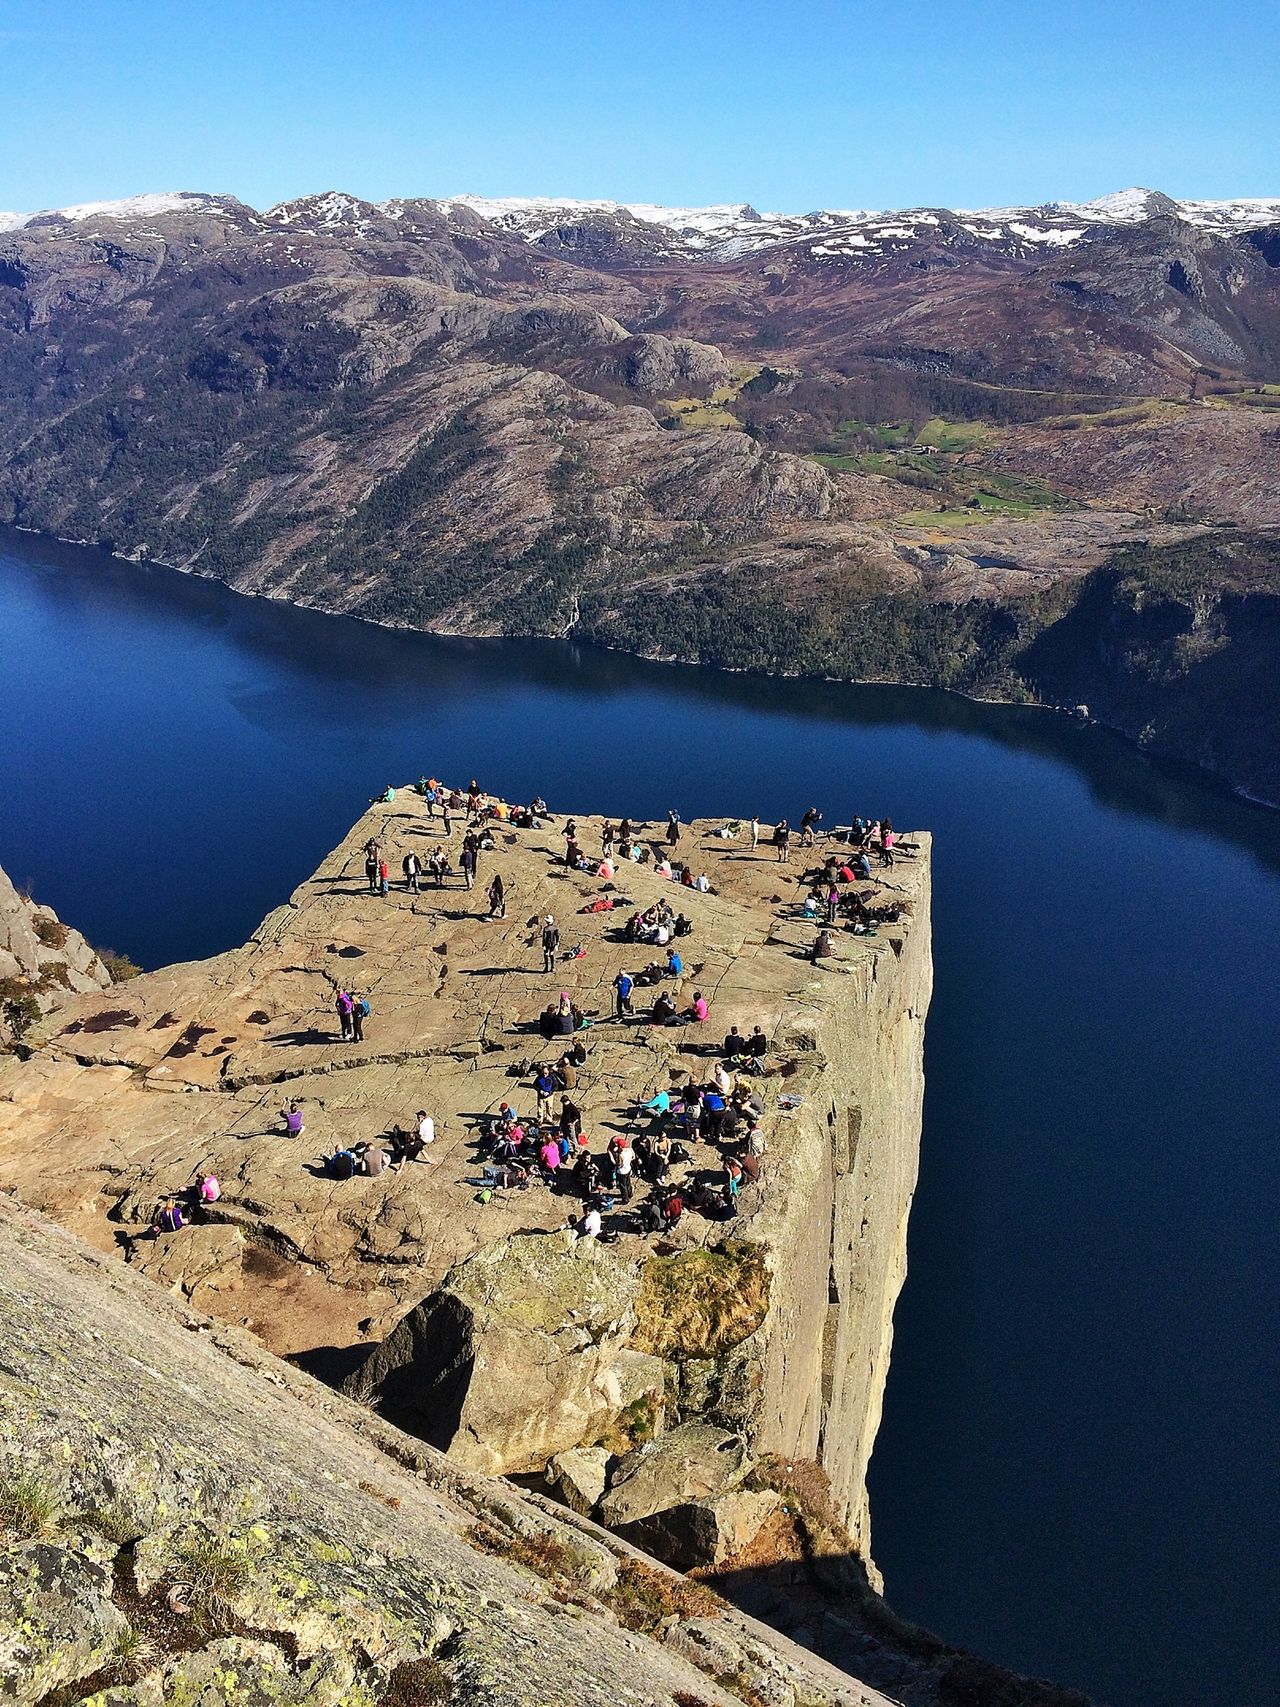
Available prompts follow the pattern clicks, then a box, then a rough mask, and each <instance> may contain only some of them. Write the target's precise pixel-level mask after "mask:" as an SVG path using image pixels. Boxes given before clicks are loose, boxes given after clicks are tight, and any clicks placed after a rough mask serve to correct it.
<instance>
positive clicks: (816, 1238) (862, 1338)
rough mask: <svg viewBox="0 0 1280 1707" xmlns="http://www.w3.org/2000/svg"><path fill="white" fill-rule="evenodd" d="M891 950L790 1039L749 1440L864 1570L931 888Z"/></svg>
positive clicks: (908, 1193)
mask: <svg viewBox="0 0 1280 1707" xmlns="http://www.w3.org/2000/svg"><path fill="white" fill-rule="evenodd" d="M920 840H921V841H922V842H926V843H927V838H923V837H922V838H920ZM890 942H891V947H890V950H889V952H888V953H885V954H880V955H877V956H874V957H871V958H868V959H867V960H865V961H863V962H861V963H859V964H856V965H853V966H850V967H848V968H847V969H842V971H843V976H842V977H841V976H840V975H839V974H835V973H832V974H828V975H827V979H826V980H825V981H821V982H817V983H816V987H815V988H813V989H812V991H811V992H807V993H806V995H807V999H806V1000H805V1001H804V1002H803V1003H802V1004H797V1010H796V1012H795V1015H794V1018H793V1019H792V1020H791V1022H790V1029H789V1030H788V1032H787V1034H786V1041H787V1044H788V1047H790V1048H792V1049H795V1050H796V1051H797V1054H796V1059H797V1060H798V1062H799V1064H800V1071H799V1073H798V1074H797V1076H796V1079H795V1080H794V1081H793V1082H794V1083H796V1085H797V1087H798V1088H799V1090H800V1094H802V1095H803V1096H804V1097H805V1099H806V1101H805V1104H804V1108H803V1110H802V1111H801V1114H802V1117H803V1120H802V1125H803V1131H804V1140H803V1146H802V1150H801V1151H800V1152H799V1153H798V1154H797V1156H796V1158H795V1163H794V1165H795V1167H796V1171H797V1174H800V1173H803V1177H804V1184H803V1186H802V1185H801V1183H800V1180H799V1179H798V1178H797V1179H794V1180H792V1181H790V1182H789V1186H788V1190H787V1191H786V1193H785V1196H784V1197H782V1198H781V1199H780V1202H779V1204H778V1207H779V1209H780V1210H781V1214H780V1215H779V1221H778V1225H777V1226H776V1228H773V1229H771V1230H770V1239H771V1243H772V1262H773V1267H774V1274H775V1282H774V1286H775V1290H774V1296H773V1316H774V1320H773V1323H772V1325H771V1330H770V1333H769V1336H768V1338H769V1343H768V1346H767V1350H766V1352H765V1358H764V1370H765V1381H764V1389H763V1395H762V1402H761V1405H760V1409H759V1412H758V1415H757V1417H756V1419H755V1426H754V1433H755V1436H756V1438H757V1439H758V1441H759V1443H760V1445H761V1446H762V1447H764V1448H766V1449H769V1450H773V1451H776V1452H779V1453H782V1454H784V1455H787V1456H797V1457H805V1458H812V1459H815V1460H816V1461H817V1462H818V1463H820V1464H821V1465H822V1467H823V1469H824V1470H825V1471H826V1473H827V1475H828V1477H829V1478H830V1481H831V1485H832V1488H833V1490H834V1492H835V1493H836V1495H837V1497H838V1499H839V1501H840V1502H841V1505H842V1509H843V1512H844V1515H845V1519H846V1526H847V1528H848V1530H849V1533H850V1534H851V1535H852V1536H853V1538H854V1540H855V1542H856V1543H857V1545H858V1547H859V1549H860V1551H861V1552H862V1553H863V1554H864V1556H865V1555H868V1554H869V1552H870V1524H869V1514H868V1509H867V1494H866V1472H867V1464H868V1462H869V1460H870V1457H871V1450H872V1447H873V1445H874V1442H875V1436H876V1430H877V1429H878V1427H879V1423H880V1412H881V1404H882V1401H883V1397H884V1383H885V1378H886V1376H887V1374H888V1369H889V1355H890V1349H891V1346H892V1343H893V1310H894V1305H895V1303H896V1302H897V1297H898V1293H899V1291H900V1290H901V1288H902V1282H903V1280H904V1279H905V1277H906V1258H907V1220H908V1216H909V1214H910V1209H911V1199H912V1194H913V1192H914V1191H915V1184H916V1175H917V1172H918V1167H919V1157H920V1126H921V1118H922V1113H923V1101H924V1024H925V1016H926V1014H927V1012H928V1008H929V1000H930V996H931V993H932V988H933V960H932V951H931V941H930V927H929V886H928V883H927V881H926V882H919V883H917V884H916V885H914V886H913V889H912V911H911V918H910V923H909V926H908V928H907V929H906V930H904V931H902V932H900V933H894V934H893V935H892V936H891V938H890Z"/></svg>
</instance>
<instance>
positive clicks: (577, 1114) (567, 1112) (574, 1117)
mask: <svg viewBox="0 0 1280 1707" xmlns="http://www.w3.org/2000/svg"><path fill="white" fill-rule="evenodd" d="M581 1131H582V1110H581V1109H580V1108H579V1107H578V1105H577V1103H576V1102H574V1101H573V1099H572V1098H571V1097H561V1098H560V1132H561V1134H562V1136H563V1137H565V1138H568V1139H569V1140H570V1141H571V1142H572V1143H574V1144H576V1143H577V1142H578V1134H579V1133H580V1132H581Z"/></svg>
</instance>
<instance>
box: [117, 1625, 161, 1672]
mask: <svg viewBox="0 0 1280 1707" xmlns="http://www.w3.org/2000/svg"><path fill="white" fill-rule="evenodd" d="M159 1658H160V1647H159V1644H158V1643H157V1642H155V1641H154V1640H153V1639H152V1638H151V1637H150V1636H148V1635H147V1634H146V1632H145V1631H142V1630H137V1629H135V1628H134V1627H133V1625H128V1626H126V1628H125V1629H123V1630H122V1631H121V1632H120V1634H119V1635H118V1636H117V1637H116V1640H115V1646H114V1647H113V1648H112V1650H111V1659H110V1660H109V1662H108V1671H109V1673H110V1677H111V1681H112V1682H113V1683H115V1684H124V1685H126V1686H127V1685H129V1684H133V1683H137V1682H138V1680H139V1679H140V1678H143V1677H145V1676H146V1674H147V1673H148V1672H149V1671H150V1670H151V1669H152V1668H153V1667H154V1666H155V1664H156V1662H157V1661H158V1659H159Z"/></svg>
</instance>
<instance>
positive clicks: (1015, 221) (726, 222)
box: [0, 188, 1280, 261]
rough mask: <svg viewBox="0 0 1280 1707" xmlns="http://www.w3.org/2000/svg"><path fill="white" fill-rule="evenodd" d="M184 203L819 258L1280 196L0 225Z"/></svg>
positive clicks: (84, 208)
mask: <svg viewBox="0 0 1280 1707" xmlns="http://www.w3.org/2000/svg"><path fill="white" fill-rule="evenodd" d="M175 214H178V215H182V214H201V215H206V216H210V215H212V216H217V215H223V216H228V217H236V218H238V219H240V220H242V221H245V222H248V223H250V224H252V225H254V226H257V227H261V228H270V227H272V226H275V227H282V228H286V229H293V230H303V231H321V232H324V231H329V232H338V231H344V232H351V233H355V234H365V235H369V234H372V233H374V232H375V231H376V232H379V233H386V234H390V233H392V232H399V233H400V234H402V235H403V236H405V237H411V236H413V235H414V234H415V233H416V231H417V230H418V228H419V227H420V226H421V225H422V224H423V222H424V220H425V221H427V222H429V223H430V224H432V225H433V226H435V225H438V223H439V222H443V223H444V224H445V225H447V226H455V227H460V228H462V229H465V230H477V229H484V228H488V229H490V230H496V231H499V232H502V233H504V234H506V235H508V236H511V237H515V238H518V239H520V240H521V241H523V242H526V243H529V244H533V245H536V246H538V247H541V248H545V249H554V250H557V251H561V252H567V253H574V252H578V253H584V254H585V255H587V256H592V255H598V254H599V253H600V252H601V251H602V250H608V251H612V252H613V253H614V254H626V253H628V252H630V253H632V254H633V255H634V256H635V258H637V259H639V258H641V257H649V258H654V259H662V258H670V259H672V260H676V259H678V260H684V261H690V260H698V259H703V260H713V261H728V260H733V259H736V258H737V257H739V256H742V255H747V254H751V253H754V252H757V251H760V250H764V249H771V248H781V247H788V246H795V245H803V246H805V247H806V248H807V249H808V251H809V253H810V254H812V255H813V256H814V257H815V258H816V259H818V260H819V261H821V260H826V259H849V258H854V257H863V256H865V257H871V256H875V255H885V254H892V253H894V252H895V251H898V250H902V249H905V248H908V247H911V246H912V245H915V244H918V243H920V242H921V241H929V240H932V241H934V242H942V243H944V244H956V243H959V244H968V243H975V242H976V243H990V244H992V245H993V247H996V248H999V249H1000V250H1002V251H1004V252H1006V253H1009V254H1012V255H1017V256H1021V257H1024V258H1026V257H1032V256H1034V255H1036V254H1037V253H1039V254H1047V253H1050V252H1052V251H1054V250H1061V249H1069V248H1071V247H1073V246H1074V245H1075V244H1076V243H1078V242H1080V241H1081V239H1083V238H1085V237H1086V236H1089V235H1091V234H1093V233H1095V232H1097V231H1098V229H1099V228H1105V227H1109V226H1117V227H1120V226H1133V225H1138V224H1142V223H1143V222H1145V221H1147V220H1150V219H1154V218H1159V217H1162V216H1163V217H1169V216H1172V217H1176V218H1178V219H1181V220H1183V221H1185V222H1186V223H1187V224H1189V225H1192V226H1195V227H1198V228H1199V229H1201V230H1204V231H1208V232H1214V233H1221V234H1230V233H1236V232H1242V231H1249V230H1254V229H1257V228H1260V227H1263V226H1268V225H1273V224H1277V223H1280V197H1275V198H1247V197H1242V198H1235V199H1232V200H1226V201H1205V200H1184V201H1175V200H1173V199H1172V198H1170V197H1168V196H1165V195H1163V194H1161V193H1160V192H1159V191H1158V190H1145V189H1138V188H1134V189H1127V190H1119V191H1116V192H1114V193H1113V194H1111V195H1106V196H1101V197H1099V198H1098V199H1097V200H1094V201H1088V202H1048V203H1045V204H1043V205H1041V206H1038V207H1004V208H977V209H959V210H951V209H946V208H910V209H902V210H888V211H881V212H873V211H869V210H866V209H818V210H815V211H814V212H812V213H798V214H797V213H758V212H757V211H756V209H755V208H753V207H752V206H751V205H750V204H749V203H747V202H739V203H732V204H724V205H720V206H712V207H660V206H657V205H656V204H653V203H648V202H616V201H600V200H582V199H577V198H574V197H570V196H501V197H485V196H474V195H459V196H446V197H442V198H437V199H426V198H423V199H420V200H414V199H406V198H397V199H395V200H391V201H385V202H368V201H363V200H361V199H360V198H359V197H357V196H352V195H348V194H346V193H345V192H342V191H336V190H331V191H327V192H325V193H323V194H319V195H311V196H303V197H299V198H297V199H296V200H293V201H289V202H282V203H280V204H279V205H278V206H276V207H273V208H269V209H267V210H265V211H264V212H258V211H256V210H255V209H253V208H250V207H248V206H247V205H246V204H244V203H243V202H239V201H237V200H236V199H235V198H234V197H231V196H219V195H206V194H203V193H200V192H195V191H189V190H174V191H167V192H160V193H151V194H146V195H138V196H128V197H125V198H124V199H123V200H119V201H95V202H82V203H80V204H78V205H76V206H74V207H65V208H55V209H50V210H46V211H44V212H41V213H35V214H22V213H0V231H12V230H17V229H21V228H24V227H27V226H32V225H41V226H43V225H55V224H59V223H63V222H66V223H69V224H72V225H75V226H78V227H84V226H86V225H87V226H96V225H97V224H99V223H102V224H106V223H111V224H115V223H124V224H129V225H132V226H137V225H138V224H139V223H141V222H150V221H153V220H156V219H159V218H162V217H168V216H172V215H175Z"/></svg>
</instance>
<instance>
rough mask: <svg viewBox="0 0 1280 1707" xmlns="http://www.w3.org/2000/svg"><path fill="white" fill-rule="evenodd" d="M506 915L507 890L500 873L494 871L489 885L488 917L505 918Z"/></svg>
mask: <svg viewBox="0 0 1280 1707" xmlns="http://www.w3.org/2000/svg"><path fill="white" fill-rule="evenodd" d="M506 916H507V891H506V888H505V886H504V885H503V882H502V873H501V872H500V871H495V872H494V874H493V882H492V883H491V884H490V885H489V917H490V918H491V919H505V918H506Z"/></svg>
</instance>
